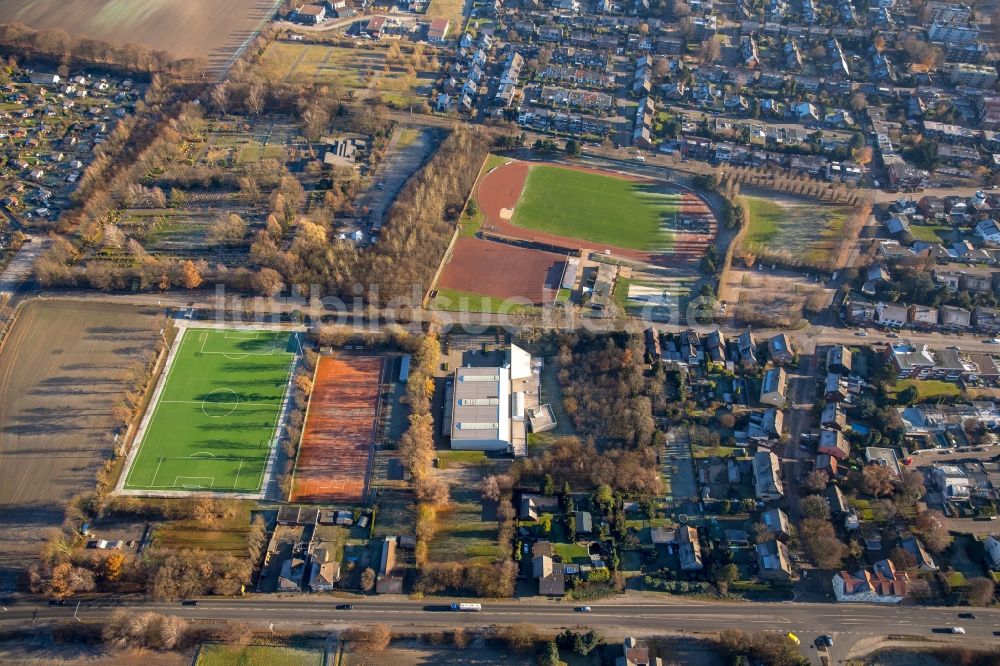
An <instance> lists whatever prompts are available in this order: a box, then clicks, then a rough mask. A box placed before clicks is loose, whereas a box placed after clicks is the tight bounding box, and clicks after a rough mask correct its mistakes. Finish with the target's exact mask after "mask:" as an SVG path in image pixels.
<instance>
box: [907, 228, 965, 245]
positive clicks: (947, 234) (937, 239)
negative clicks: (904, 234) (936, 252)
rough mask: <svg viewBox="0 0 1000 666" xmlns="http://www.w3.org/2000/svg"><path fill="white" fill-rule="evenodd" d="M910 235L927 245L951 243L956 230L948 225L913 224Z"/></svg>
mask: <svg viewBox="0 0 1000 666" xmlns="http://www.w3.org/2000/svg"><path fill="white" fill-rule="evenodd" d="M910 234H911V235H912V236H913V237H914V238H915V239H917V240H919V241H924V242H925V243H951V242H953V241H954V235H955V230H954V229H952V228H951V227H950V226H948V225H946V224H911V225H910Z"/></svg>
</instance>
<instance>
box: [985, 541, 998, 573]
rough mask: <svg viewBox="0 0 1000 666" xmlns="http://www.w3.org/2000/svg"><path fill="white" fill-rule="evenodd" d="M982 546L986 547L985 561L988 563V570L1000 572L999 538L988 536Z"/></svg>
mask: <svg viewBox="0 0 1000 666" xmlns="http://www.w3.org/2000/svg"><path fill="white" fill-rule="evenodd" d="M983 545H984V546H985V547H986V560H987V561H988V562H989V565H990V568H991V569H994V570H1000V536H993V535H990V536H988V537H986V541H984V542H983Z"/></svg>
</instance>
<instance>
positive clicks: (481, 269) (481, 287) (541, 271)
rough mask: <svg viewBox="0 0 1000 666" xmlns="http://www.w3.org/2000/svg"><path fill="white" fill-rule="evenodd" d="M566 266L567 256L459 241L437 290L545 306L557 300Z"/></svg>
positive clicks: (474, 239)
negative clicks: (524, 301) (525, 300)
mask: <svg viewBox="0 0 1000 666" xmlns="http://www.w3.org/2000/svg"><path fill="white" fill-rule="evenodd" d="M565 263H566V257H565V256H563V255H559V254H555V253H553V252H545V251H542V250H532V249H529V248H522V247H515V246H513V245H507V244H506V243H498V242H496V241H488V240H483V239H481V238H459V239H458V242H457V243H455V249H454V252H453V253H452V257H451V259H449V261H448V263H447V265H446V266H445V268H444V271H442V273H441V278H440V279H439V280H438V283H437V287H438V288H440V289H454V290H457V291H465V292H469V293H474V294H484V295H489V296H495V297H498V298H502V299H504V298H513V297H515V296H517V297H521V298H524V299H527V300H528V301H530V302H531V303H532V304H534V305H542V304H544V303H549V302H551V301H552V300H553V299H554V298H555V297H556V294H557V293H558V291H559V280H560V278H561V277H562V271H563V267H564V265H565Z"/></svg>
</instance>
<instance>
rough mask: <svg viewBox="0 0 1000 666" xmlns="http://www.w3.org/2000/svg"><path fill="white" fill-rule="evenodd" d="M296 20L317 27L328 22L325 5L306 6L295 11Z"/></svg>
mask: <svg viewBox="0 0 1000 666" xmlns="http://www.w3.org/2000/svg"><path fill="white" fill-rule="evenodd" d="M295 19H296V20H297V21H300V22H301V23H305V24H308V25H316V24H317V23H322V22H323V21H325V20H326V6H325V5H305V6H303V7H299V8H298V9H297V10H295Z"/></svg>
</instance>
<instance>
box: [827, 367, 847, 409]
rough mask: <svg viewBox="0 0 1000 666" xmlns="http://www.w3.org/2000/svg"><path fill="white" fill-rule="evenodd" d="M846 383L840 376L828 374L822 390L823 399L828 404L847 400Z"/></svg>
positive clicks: (832, 373)
mask: <svg viewBox="0 0 1000 666" xmlns="http://www.w3.org/2000/svg"><path fill="white" fill-rule="evenodd" d="M847 395H848V393H847V382H846V381H845V380H844V378H843V377H841V376H840V374H838V373H836V372H828V373H827V374H826V382H825V386H824V389H823V398H824V399H825V400H827V401H828V402H843V401H845V400H847Z"/></svg>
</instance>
